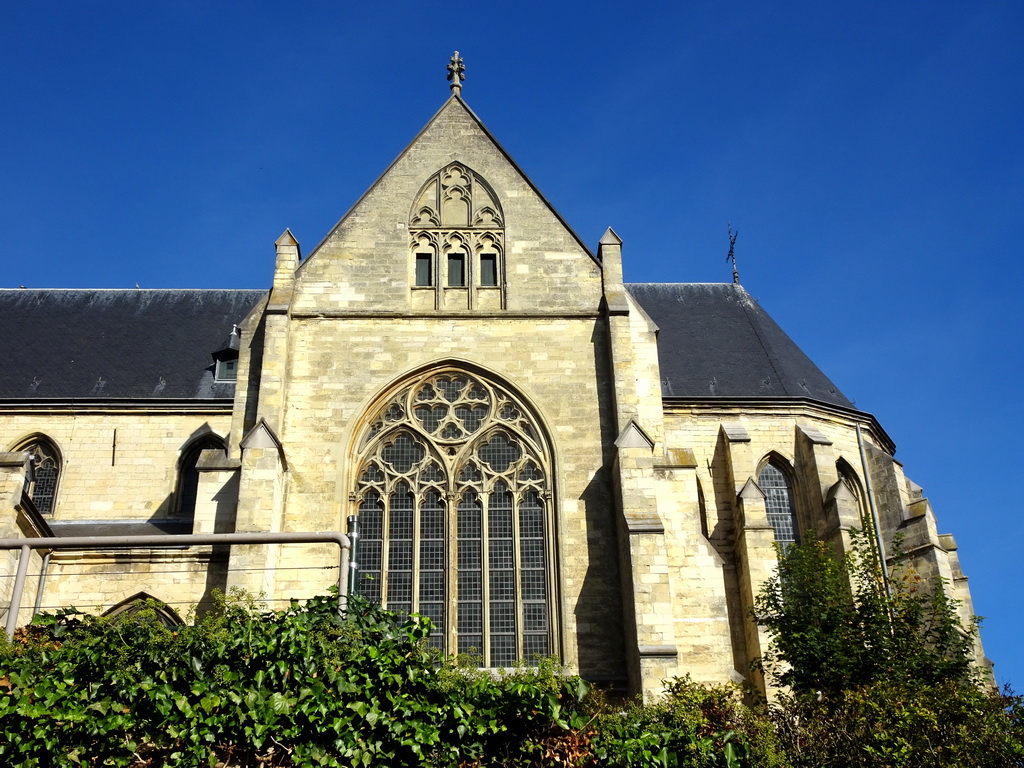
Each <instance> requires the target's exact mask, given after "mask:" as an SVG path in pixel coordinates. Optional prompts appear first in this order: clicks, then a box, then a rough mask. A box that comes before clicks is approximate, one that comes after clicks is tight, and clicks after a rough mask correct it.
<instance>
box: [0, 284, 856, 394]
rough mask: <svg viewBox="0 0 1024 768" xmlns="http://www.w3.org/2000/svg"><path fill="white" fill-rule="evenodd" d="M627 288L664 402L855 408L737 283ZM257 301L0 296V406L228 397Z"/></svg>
mask: <svg viewBox="0 0 1024 768" xmlns="http://www.w3.org/2000/svg"><path fill="white" fill-rule="evenodd" d="M626 288H627V290H628V291H629V292H630V294H631V295H632V296H633V297H634V298H635V299H636V300H637V301H638V302H639V303H640V305H641V306H642V307H643V308H644V311H646V312H647V314H648V315H650V317H651V319H652V320H654V322H655V323H656V324H657V325H658V327H659V329H660V330H659V334H658V357H659V360H660V363H661V376H662V382H661V387H662V394H663V396H665V397H683V398H697V399H716V398H750V397H760V398H796V397H799V398H810V399H813V400H818V401H821V402H825V403H829V404H832V405H839V406H844V407H853V404H852V403H851V402H850V401H849V400H848V399H847V398H846V397H845V396H844V395H843V394H842V393H841V392H840V391H839V389H838V388H837V387H836V386H835V385H834V384H833V383H832V382H831V381H829V379H828V377H826V376H825V374H823V373H822V372H821V371H820V370H819V369H818V367H817V366H816V365H815V364H814V363H813V362H811V360H810V359H809V358H808V357H807V356H806V355H805V354H804V353H803V352H802V351H801V350H800V348H799V347H798V346H797V345H796V344H795V343H794V342H793V340H792V339H790V338H789V336H787V335H786V333H785V332H784V331H783V330H782V329H781V328H779V326H778V325H776V324H775V322H774V321H773V320H772V319H771V318H770V317H769V316H768V314H767V313H766V312H765V311H764V310H763V309H762V308H761V307H760V306H759V305H758V304H757V302H756V301H754V300H753V298H751V296H750V294H748V293H747V292H746V290H744V289H743V287H742V286H739V285H734V284H731V283H722V284H699V283H667V284H661V283H634V284H629V285H627V286H626ZM265 295H266V292H265V291H260V290H134V289H128V290H61V289H45V290H25V289H0V399H2V400H29V401H31V400H41V401H42V400H69V399H75V400H91V401H96V400H118V399H122V400H220V399H230V398H232V397H233V395H234V384H233V383H216V382H214V380H213V358H212V357H211V353H213V352H217V351H219V350H223V349H225V348H226V346H230V342H231V341H232V340H231V338H230V333H231V327H232V325H234V324H236V323H239V322H241V320H242V319H243V318H244V317H245V316H246V315H247V314H248V313H249V312H250V311H251V310H252V309H253V307H255V306H256V305H257V304H258V303H259V302H260V301H261V300H262V299H263V298H264V296H265ZM226 339H227V340H228V341H227V342H226V341H225V340H226ZM236 339H237V337H236Z"/></svg>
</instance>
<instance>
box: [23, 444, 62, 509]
mask: <svg viewBox="0 0 1024 768" xmlns="http://www.w3.org/2000/svg"><path fill="white" fill-rule="evenodd" d="M15 450H18V451H28V452H29V455H30V457H31V458H30V459H29V467H30V469H29V472H28V475H27V476H26V477H25V493H26V494H28V497H29V498H30V499H32V503H33V504H35V507H36V510H37V511H38V512H39V514H41V515H47V516H49V515H52V514H53V510H54V507H55V506H56V503H57V486H58V484H59V482H60V473H61V459H60V453H58V451H57V448H56V446H55V445H54V444H53V443H52V442H50V440H49V439H47V438H46V437H43V436H42V435H36V436H35V437H33V438H31V439H29V440H27V441H25V442H24V443H22V444H21V446H19V447H18V448H16V449H15Z"/></svg>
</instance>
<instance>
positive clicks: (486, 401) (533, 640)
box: [355, 369, 555, 667]
mask: <svg viewBox="0 0 1024 768" xmlns="http://www.w3.org/2000/svg"><path fill="white" fill-rule="evenodd" d="M359 455H360V459H359V470H358V473H357V479H356V493H355V498H356V504H357V506H358V510H359V516H360V522H361V530H360V543H359V547H360V550H359V553H358V561H359V566H360V570H359V577H358V582H357V583H358V587H357V589H358V591H359V592H360V594H362V595H363V596H365V597H367V598H368V599H370V600H373V601H375V602H379V603H380V604H381V605H383V606H384V607H386V608H388V609H389V610H392V611H396V612H397V613H399V614H403V615H404V614H410V613H418V614H420V615H423V616H426V617H427V618H429V619H430V621H431V623H432V624H433V631H432V633H431V636H430V640H429V644H430V645H431V646H432V647H434V648H437V649H439V650H442V651H444V652H446V653H467V654H475V655H478V656H479V657H480V659H481V661H482V663H483V664H484V666H490V667H505V666H510V665H512V664H514V663H515V662H516V661H518V660H525V661H527V662H529V661H532V660H534V659H535V658H536V657H537V656H545V655H548V654H550V653H551V652H552V649H553V648H554V647H555V644H554V639H553V632H554V626H555V622H554V621H553V617H552V611H553V609H554V601H553V599H552V595H551V591H552V590H551V558H552V552H551V536H550V531H551V520H550V515H551V505H550V484H551V482H550V479H551V472H550V469H549V467H550V458H549V456H550V452H549V450H548V449H547V446H546V443H545V442H544V441H543V440H542V438H541V437H540V433H539V431H538V429H537V427H536V425H535V421H534V419H532V418H531V417H530V415H529V411H528V410H527V408H526V406H525V405H524V404H522V403H521V402H520V401H519V400H517V399H516V398H515V397H514V396H513V395H512V394H511V393H509V392H507V391H506V390H504V389H503V388H501V387H499V386H497V385H495V384H493V383H491V382H487V381H485V380H483V379H482V378H481V377H477V376H474V375H470V374H468V373H466V372H464V371H459V370H454V369H443V370H441V371H435V372H432V373H430V374H426V375H423V376H420V377H418V378H417V379H415V380H414V381H412V382H410V383H409V384H408V385H406V386H404V387H402V388H401V390H400V391H399V392H398V393H397V394H395V395H394V396H392V397H390V398H388V399H387V400H386V401H385V402H384V404H383V405H381V406H379V407H378V408H377V409H376V410H375V412H374V415H373V416H372V418H371V419H370V421H369V423H368V425H367V427H366V429H365V432H364V435H363V438H362V443H361V450H360V451H359Z"/></svg>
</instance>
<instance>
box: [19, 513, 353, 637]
mask: <svg viewBox="0 0 1024 768" xmlns="http://www.w3.org/2000/svg"><path fill="white" fill-rule="evenodd" d="M204 544H229V545H230V544H337V545H338V546H339V547H340V548H341V555H340V558H339V566H338V609H339V611H340V610H341V609H342V608H343V607H344V604H345V599H344V598H345V597H346V596H347V586H348V584H347V579H346V574H347V573H348V571H349V570H350V568H349V557H348V555H349V549H350V547H351V543H350V541H349V538H348V536H346V535H345V534H343V533H341V532H339V531H317V532H315V533H189V534H182V535H180V536H179V535H169V534H150V535H144V536H63V537H56V536H41V537H38V538H26V539H0V549H20V550H21V557H20V559H19V560H18V574H17V576H16V577H15V579H14V590H13V591H12V593H11V605H10V608H9V609H8V614H7V627H6V629H7V637H8V639H10V638H13V637H14V630H15V629H16V626H17V623H18V611H19V610H20V609H21V598H22V595H23V593H24V590H25V575H26V573H27V572H28V559H29V553H30V552H31V550H33V549H48V550H51V551H52V550H58V549H159V548H164V547H168V548H169V547H173V548H183V547H191V546H200V545H204Z"/></svg>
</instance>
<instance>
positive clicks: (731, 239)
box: [725, 222, 740, 283]
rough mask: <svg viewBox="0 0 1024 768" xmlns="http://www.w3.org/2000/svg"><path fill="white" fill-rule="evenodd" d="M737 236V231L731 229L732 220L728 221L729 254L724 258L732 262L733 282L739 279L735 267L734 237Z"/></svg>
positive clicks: (738, 273) (738, 234)
mask: <svg viewBox="0 0 1024 768" xmlns="http://www.w3.org/2000/svg"><path fill="white" fill-rule="evenodd" d="M739 236H740V233H739V232H733V231H732V222H729V255H728V256H726V257H725V260H726V261H731V262H732V281H733V282H734V283H738V282H739V281H740V272H739V270H738V269H736V238H737V237H739Z"/></svg>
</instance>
